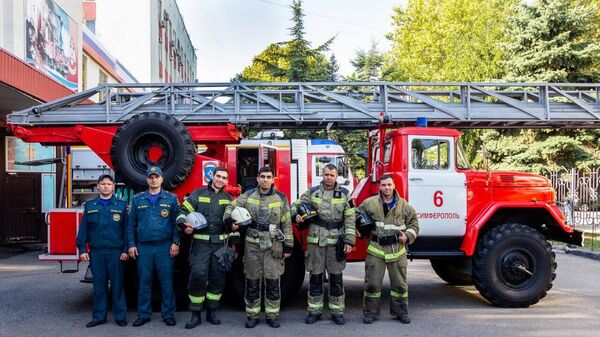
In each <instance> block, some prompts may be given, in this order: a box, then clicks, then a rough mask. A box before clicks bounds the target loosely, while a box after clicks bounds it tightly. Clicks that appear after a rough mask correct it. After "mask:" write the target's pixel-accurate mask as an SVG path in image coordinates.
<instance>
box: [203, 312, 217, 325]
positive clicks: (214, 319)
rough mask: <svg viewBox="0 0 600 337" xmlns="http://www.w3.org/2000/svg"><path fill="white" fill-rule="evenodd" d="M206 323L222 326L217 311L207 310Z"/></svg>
mask: <svg viewBox="0 0 600 337" xmlns="http://www.w3.org/2000/svg"><path fill="white" fill-rule="evenodd" d="M206 321H207V322H210V323H211V324H212V325H219V324H221V320H220V319H218V318H217V315H216V310H215V309H206Z"/></svg>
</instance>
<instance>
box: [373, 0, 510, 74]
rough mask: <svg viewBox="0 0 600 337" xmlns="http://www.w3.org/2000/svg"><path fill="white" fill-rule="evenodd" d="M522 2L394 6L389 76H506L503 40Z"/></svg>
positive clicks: (456, 0)
mask: <svg viewBox="0 0 600 337" xmlns="http://www.w3.org/2000/svg"><path fill="white" fill-rule="evenodd" d="M517 2H519V0H409V1H408V4H407V7H406V8H405V9H403V8H401V7H396V8H394V13H393V16H392V27H393V31H392V32H391V33H389V34H388V35H387V38H388V39H390V40H391V42H392V48H391V50H390V51H389V52H388V53H387V54H386V57H385V62H384V67H383V77H384V79H386V80H392V81H488V80H492V79H497V78H501V76H502V75H503V74H504V68H503V67H502V59H503V57H504V52H503V49H502V45H501V42H502V41H505V40H506V35H505V29H504V28H505V27H506V22H507V20H508V18H509V17H510V16H511V15H512V13H513V12H514V9H515V4H516V3H517Z"/></svg>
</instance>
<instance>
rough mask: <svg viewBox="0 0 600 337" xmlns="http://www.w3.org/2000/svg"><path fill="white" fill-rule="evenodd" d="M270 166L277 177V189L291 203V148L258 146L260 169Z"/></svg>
mask: <svg viewBox="0 0 600 337" xmlns="http://www.w3.org/2000/svg"><path fill="white" fill-rule="evenodd" d="M267 165H268V166H269V167H270V168H271V169H272V170H273V175H274V176H275V179H274V182H275V187H277V190H279V191H280V192H283V193H285V195H287V197H288V201H289V202H293V201H294V200H292V199H291V176H290V174H291V170H290V165H291V158H290V148H289V147H275V146H272V145H266V144H261V145H259V146H258V169H259V170H260V169H261V168H262V167H263V166H267Z"/></svg>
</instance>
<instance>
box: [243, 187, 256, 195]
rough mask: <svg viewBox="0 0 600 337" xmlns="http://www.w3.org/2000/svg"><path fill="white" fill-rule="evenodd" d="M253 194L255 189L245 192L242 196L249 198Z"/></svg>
mask: <svg viewBox="0 0 600 337" xmlns="http://www.w3.org/2000/svg"><path fill="white" fill-rule="evenodd" d="M254 192H256V188H253V189H250V190H247V191H246V192H244V193H243V194H242V195H245V196H246V197H249V196H251V195H252V194H254Z"/></svg>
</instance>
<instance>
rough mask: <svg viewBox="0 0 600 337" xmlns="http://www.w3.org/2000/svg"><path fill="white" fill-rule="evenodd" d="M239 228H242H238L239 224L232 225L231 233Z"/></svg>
mask: <svg viewBox="0 0 600 337" xmlns="http://www.w3.org/2000/svg"><path fill="white" fill-rule="evenodd" d="M238 228H240V226H238V224H237V223H236V222H234V223H232V224H231V231H232V232H235V231H237V230H238Z"/></svg>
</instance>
